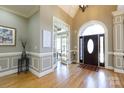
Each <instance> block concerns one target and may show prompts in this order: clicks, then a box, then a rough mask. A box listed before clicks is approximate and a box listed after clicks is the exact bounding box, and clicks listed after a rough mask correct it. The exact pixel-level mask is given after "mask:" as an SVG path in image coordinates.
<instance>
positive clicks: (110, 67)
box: [105, 66, 114, 70]
mask: <svg viewBox="0 0 124 93" xmlns="http://www.w3.org/2000/svg"><path fill="white" fill-rule="evenodd" d="M105 68H106V69H110V70H113V69H114V68H113V67H112V66H107V67H105Z"/></svg>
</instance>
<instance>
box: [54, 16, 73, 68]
mask: <svg viewBox="0 0 124 93" xmlns="http://www.w3.org/2000/svg"><path fill="white" fill-rule="evenodd" d="M55 21H58V22H60V23H62V24H64V25H65V26H66V27H67V28H68V42H69V44H68V52H69V53H68V57H69V62H68V63H67V64H70V63H71V55H70V45H71V39H70V30H71V29H70V25H69V24H67V23H66V22H64V21H63V20H61V19H59V18H57V17H55V16H53V38H52V39H53V40H52V42H55V41H54V37H55V36H54V34H55V31H54V25H55ZM54 50H55V43H52V51H53V53H56V51H54ZM54 60H55V59H54V55H53V56H52V65H53V64H54ZM56 64H57V63H56ZM56 66H57V65H56Z"/></svg>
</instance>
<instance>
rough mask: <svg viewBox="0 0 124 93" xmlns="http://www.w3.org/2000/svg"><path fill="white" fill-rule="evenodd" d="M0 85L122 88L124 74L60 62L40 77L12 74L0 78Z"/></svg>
mask: <svg viewBox="0 0 124 93" xmlns="http://www.w3.org/2000/svg"><path fill="white" fill-rule="evenodd" d="M0 87H2V88H3V87H6V88H7V87H11V88H111V87H112V88H122V87H124V74H120V73H114V72H113V71H111V70H106V69H100V70H99V71H98V72H95V71H91V70H87V69H82V68H79V67H78V65H77V64H71V65H69V66H66V65H62V64H60V65H59V66H58V68H57V69H56V70H55V71H54V72H52V73H50V74H48V75H46V76H43V77H41V78H37V77H36V76H34V75H33V74H32V73H30V72H29V73H27V74H26V73H21V74H19V75H18V74H12V75H9V76H5V77H1V78H0Z"/></svg>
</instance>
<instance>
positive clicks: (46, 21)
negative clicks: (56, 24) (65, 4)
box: [40, 5, 72, 53]
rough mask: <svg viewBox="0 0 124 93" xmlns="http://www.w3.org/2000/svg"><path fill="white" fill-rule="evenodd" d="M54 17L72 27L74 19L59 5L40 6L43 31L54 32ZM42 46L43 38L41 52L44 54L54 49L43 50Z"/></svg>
mask: <svg viewBox="0 0 124 93" xmlns="http://www.w3.org/2000/svg"><path fill="white" fill-rule="evenodd" d="M53 16H55V17H57V18H59V19H61V20H63V21H64V22H65V23H67V24H69V25H70V26H71V25H72V18H71V17H70V16H69V15H68V14H66V13H65V12H64V11H63V10H62V9H60V8H59V7H58V6H57V5H42V6H40V22H41V31H43V30H44V29H45V30H48V31H51V32H53ZM71 30H72V28H71ZM41 34H42V32H41ZM41 37H42V35H41ZM42 45H43V44H42V38H41V50H40V51H41V52H42V53H43V52H51V51H52V48H43V47H42Z"/></svg>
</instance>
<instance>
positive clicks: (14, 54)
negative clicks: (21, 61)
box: [0, 52, 21, 57]
mask: <svg viewBox="0 0 124 93" xmlns="http://www.w3.org/2000/svg"><path fill="white" fill-rule="evenodd" d="M17 55H21V52H8V53H0V57H8V56H17Z"/></svg>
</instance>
